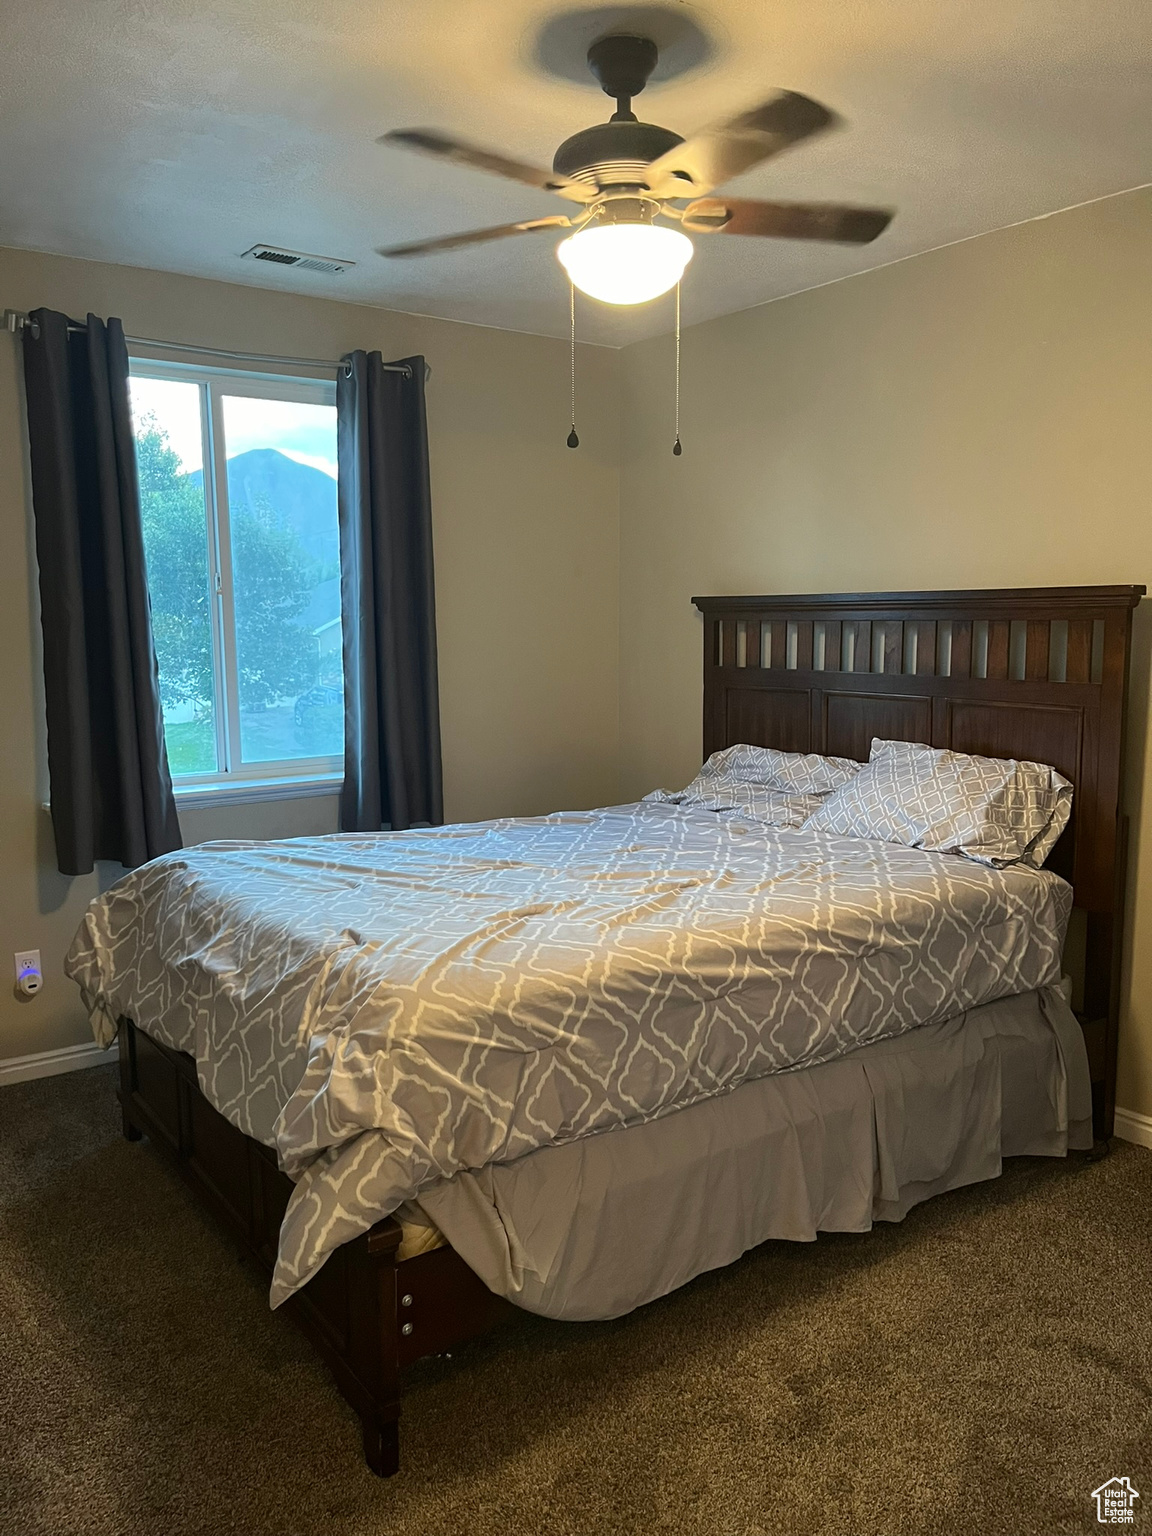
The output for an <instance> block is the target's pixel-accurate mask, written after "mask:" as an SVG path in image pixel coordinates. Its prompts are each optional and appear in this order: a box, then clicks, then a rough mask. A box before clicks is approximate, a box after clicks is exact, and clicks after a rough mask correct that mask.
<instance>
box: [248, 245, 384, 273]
mask: <svg viewBox="0 0 1152 1536" xmlns="http://www.w3.org/2000/svg"><path fill="white" fill-rule="evenodd" d="M244 260H246V261H268V262H271V263H272V264H273V265H274V266H278V267H295V268H296V269H297V270H298V271H300V272H329V273H332V272H346V271H347V269H348V268H349V267H354V266H355V265H356V263H355V262H354V261H341V260H340V259H339V257H336V256H309V255H308V254H307V253H306V252H304V251H286V250H285V249H284V248H283V246H279V245H254V246H253V247H252V249H251V250H250V251H245V252H244Z"/></svg>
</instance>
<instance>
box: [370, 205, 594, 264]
mask: <svg viewBox="0 0 1152 1536" xmlns="http://www.w3.org/2000/svg"><path fill="white" fill-rule="evenodd" d="M571 227H572V220H571V219H569V218H566V217H565V215H564V214H562V213H556V214H552V215H550V216H549V217H548V218H546V219H524V220H523V221H522V222H521V223H519V224H494V225H493V226H492V227H491V229H469V230H466V231H465V232H464V233H463V234H460V235H440V236H438V237H436V238H435V239H432V240H416V241H414V242H413V243H412V244H411V245H386V246H382V247H381V248H380V251H379V254H380V255H381V256H435V255H436V254H437V253H438V252H440V251H455V250H457V249H458V248H459V247H460V246H462V245H483V244H484V242H485V241H486V240H503V239H505V238H506V237H507V236H508V235H530V234H532V233H533V231H535V230H537V229H571Z"/></svg>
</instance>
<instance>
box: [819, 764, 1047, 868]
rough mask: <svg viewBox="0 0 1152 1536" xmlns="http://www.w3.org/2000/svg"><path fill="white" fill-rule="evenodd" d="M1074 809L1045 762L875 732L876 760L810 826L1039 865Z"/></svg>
mask: <svg viewBox="0 0 1152 1536" xmlns="http://www.w3.org/2000/svg"><path fill="white" fill-rule="evenodd" d="M1071 810H1072V786H1071V784H1069V783H1068V780H1067V779H1065V778H1063V777H1061V775H1060V774H1058V773H1057V772H1056V770H1055V769H1054V768H1050V767H1048V765H1047V764H1045V763H1028V762H1016V761H1015V760H1014V759H1010V758H998V757H975V756H972V755H970V754H968V753H964V752H951V751H948V750H947V749H940V748H936V747H928V746H924V745H923V744H922V743H919V742H909V741H879V740H876V741H873V743H872V752H871V757H870V760H869V762H868V766H867V767H866V768H864V769H863V770H862V771H861V772H860V773H859V774H857V775H856V777H855V778H853V779H852V780H850V781H849V782H848V783H847V784H845V785H844V786H842V788H840V789H839V790H837V791H836V793H835V794H834V795H831V796H830V797H829V798H828V799H827V800H825V801H824V802H823V804H822V805H820V806H819V807H817V809H816V810H815V811H814V812H813V813H812V815H811V816H810V817H809V818H808V820H807V821H806V822H805V823H804V827H805V830H811V831H823V832H836V833H839V834H840V835H841V836H844V837H871V838H877V839H879V840H881V841H883V842H888V843H903V844H904V845H905V846H906V847H909V848H924V849H928V850H931V851H933V852H936V853H960V854H963V855H964V856H965V857H966V858H969V859H975V860H976V861H977V862H978V863H981V864H990V865H991V866H992V867H993V868H996V869H1003V868H1005V867H1006V866H1007V865H1009V864H1018V863H1024V864H1030V865H1033V866H1034V867H1035V868H1039V867H1040V865H1041V864H1042V863H1043V862H1044V860H1045V858H1047V856H1048V854H1049V853H1050V852H1051V851H1052V849H1053V847H1054V846H1055V844H1056V840H1057V838H1058V837H1059V836H1060V834H1061V832H1063V830H1064V828H1065V827H1066V826H1067V824H1068V817H1069V815H1070V814H1071Z"/></svg>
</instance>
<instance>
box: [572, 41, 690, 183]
mask: <svg viewBox="0 0 1152 1536" xmlns="http://www.w3.org/2000/svg"><path fill="white" fill-rule="evenodd" d="M658 58H659V51H658V49H657V47H656V44H655V43H654V42H653V41H652V39H651V38H650V37H633V36H629V35H616V34H610V35H609V36H608V37H601V38H599V39H598V40H597V41H596V42H594V43H593V44H592V46H591V48H589V50H588V67H589V68H590V69H591V71H592V73H593V74H594V75H595V76H596V78H597V80H599V82H600V84H601V87H602V88H603V90H604V92H605V94H606V95H608V96H612V97H615V100H616V111H615V113H614V114H613V116H612V120H611V122H607V123H597V124H595V126H594V127H592V128H585V129H583V130H582V131H581V132H580V133H574V134H573V135H572V137H571V138H570V139H565V140H564V142H563V144H561V146H560V148H559V149H558V150H557V151H556V156H555V158H554V160H553V161H552V169H553V170H554V171H555V172H556V174H557V175H558V176H570V177H572V179H573V180H575V181H585V182H590V183H591V184H592V185H593V186H601V187H613V186H616V187H643V186H644V185H645V182H644V168H645V166H648V165H650V164H651V163H652V161H653V160H658V159H659V158H660V156H661V155H663V154H666V153H667V152H668V150H670V149H675V147H676V145H677V144H683V142H684V140H683V139H682V138H681V137H680V135H679V134H678V133H673V132H672V131H671V130H670V129H668V128H660V127H657V125H656V124H655V123H640V122H637V121H636V117H635V114H634V113H633V111H632V97H633V96H638V95H639V94H640V92H641V91H642V90H643V89H644V87H645V85H646V84H647V83H648V76H649V75H650V74H651V73H652V71H653V70H654V69H655V68H656V63H657V60H658Z"/></svg>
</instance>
